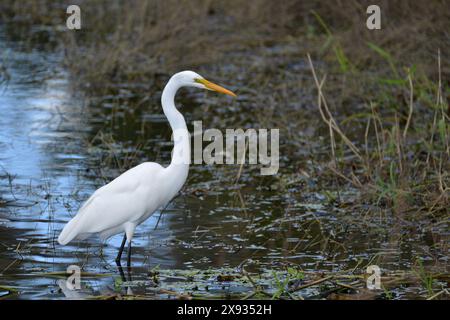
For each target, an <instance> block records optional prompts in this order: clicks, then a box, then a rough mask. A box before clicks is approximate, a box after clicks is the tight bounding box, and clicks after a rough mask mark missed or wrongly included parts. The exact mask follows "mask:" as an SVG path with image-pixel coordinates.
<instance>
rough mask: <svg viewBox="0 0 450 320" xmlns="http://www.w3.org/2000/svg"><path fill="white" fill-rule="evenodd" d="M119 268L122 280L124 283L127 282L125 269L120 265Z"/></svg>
mask: <svg viewBox="0 0 450 320" xmlns="http://www.w3.org/2000/svg"><path fill="white" fill-rule="evenodd" d="M117 268H118V269H119V273H120V278H121V279H122V282H127V279H126V278H125V273H123V269H122V266H121V265H120V263H118V264H117Z"/></svg>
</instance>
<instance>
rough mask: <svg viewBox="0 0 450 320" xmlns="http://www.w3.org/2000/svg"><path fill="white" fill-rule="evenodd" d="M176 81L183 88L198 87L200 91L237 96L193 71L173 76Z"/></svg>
mask: <svg viewBox="0 0 450 320" xmlns="http://www.w3.org/2000/svg"><path fill="white" fill-rule="evenodd" d="M173 77H174V78H175V79H176V81H178V83H179V84H180V85H181V86H186V87H196V88H200V89H206V90H211V91H216V92H220V93H223V94H228V95H230V96H233V97H236V94H235V93H234V92H232V91H230V90H228V89H225V88H223V87H221V86H219V85H217V84H215V83H212V82H211V81H208V80H206V79H205V78H203V77H202V76H201V75H199V74H198V73H195V72H193V71H182V72H179V73H177V74H175V75H174V76H173Z"/></svg>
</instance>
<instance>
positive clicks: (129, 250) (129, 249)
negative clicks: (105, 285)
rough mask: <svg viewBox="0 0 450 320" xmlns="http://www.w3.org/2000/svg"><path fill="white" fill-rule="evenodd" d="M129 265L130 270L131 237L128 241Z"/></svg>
mask: <svg viewBox="0 0 450 320" xmlns="http://www.w3.org/2000/svg"><path fill="white" fill-rule="evenodd" d="M127 267H128V271H130V267H131V239H130V240H129V241H128V259H127Z"/></svg>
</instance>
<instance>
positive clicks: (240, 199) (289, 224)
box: [0, 28, 445, 299]
mask: <svg viewBox="0 0 450 320" xmlns="http://www.w3.org/2000/svg"><path fill="white" fill-rule="evenodd" d="M39 43H42V42H39ZM34 47H35V48H37V46H34ZM0 51H1V52H5V54H4V55H3V56H2V59H3V60H2V64H3V65H4V66H5V67H6V68H7V71H8V74H9V76H10V77H9V81H8V83H2V85H1V86H2V88H1V89H0V115H1V116H0V148H1V153H0V165H1V167H0V274H1V276H0V286H9V287H13V288H17V290H18V291H19V292H20V294H18V297H21V298H71V299H73V298H85V297H88V296H91V295H108V294H111V293H114V292H118V291H119V292H121V290H122V289H126V291H127V292H128V293H130V292H133V293H134V294H150V295H153V296H156V297H168V295H170V294H168V293H167V292H166V293H158V294H157V295H156V294H155V290H153V288H154V287H155V285H154V283H152V281H151V280H150V279H149V273H152V272H153V271H151V270H153V269H155V268H157V267H159V268H160V269H173V270H175V269H178V270H190V269H195V268H200V269H208V268H211V267H217V268H224V267H232V268H235V267H238V266H242V265H243V264H244V263H245V264H246V265H248V268H249V269H251V268H252V266H267V267H269V268H276V267H280V266H283V264H285V263H286V262H290V263H293V264H298V265H299V266H301V267H302V268H303V269H305V270H309V271H324V270H333V271H338V270H346V269H351V268H355V267H356V266H358V265H361V264H364V263H367V262H369V261H372V260H373V259H374V257H375V258H376V259H378V258H379V259H378V260H376V261H377V262H378V263H380V264H382V266H383V268H392V269H393V270H395V269H398V268H409V267H410V266H411V261H412V257H413V256H414V255H415V254H417V252H415V251H414V250H415V249H414V246H413V243H414V244H423V239H421V238H420V235H415V234H413V233H409V240H408V242H406V241H402V239H401V238H400V239H399V238H397V237H394V236H393V235H392V234H389V232H388V231H387V230H388V229H385V230H378V229H376V226H375V227H374V228H373V229H370V228H368V229H364V230H361V229H360V227H359V226H357V225H355V224H354V223H353V221H354V219H360V216H359V215H355V214H354V213H352V212H346V211H345V209H336V208H334V209H333V210H331V209H330V208H329V207H326V206H325V205H324V199H323V196H322V195H319V194H311V195H304V194H303V192H302V189H301V187H292V186H291V187H289V188H275V187H274V186H273V181H270V180H264V181H263V180H257V179H255V178H253V176H254V175H253V173H254V172H252V171H251V168H246V170H245V172H244V173H243V174H242V176H241V178H240V181H239V183H238V184H235V183H234V181H235V177H236V172H237V169H236V168H233V167H230V166H222V167H212V166H192V168H191V172H190V175H189V179H188V183H187V186H186V188H185V189H184V191H183V193H182V195H181V196H180V197H178V198H176V199H175V200H174V201H173V202H172V203H171V204H170V206H169V207H168V208H167V210H166V211H165V212H164V214H163V215H162V216H161V217H160V215H159V214H155V215H154V216H153V217H152V218H151V219H149V220H148V221H147V222H145V223H144V224H142V225H140V226H139V227H138V228H137V230H136V234H135V236H134V238H133V247H134V248H135V249H134V252H133V269H132V270H131V279H130V277H128V275H127V271H128V270H123V271H124V272H123V273H121V272H120V270H117V267H116V265H115V262H114V259H115V256H116V254H117V250H118V248H119V247H120V244H121V235H118V236H116V237H114V238H112V239H111V240H110V241H109V242H108V244H107V245H105V244H103V243H101V242H100V241H99V240H96V239H94V240H91V241H84V242H79V243H76V242H75V243H72V244H71V245H69V246H66V247H61V246H59V245H58V244H57V242H56V237H57V235H58V233H59V231H60V230H61V229H62V227H63V225H64V224H65V223H66V222H67V221H68V220H69V219H70V218H71V217H72V216H73V215H74V214H75V213H76V211H77V209H78V208H79V207H80V206H81V203H82V202H83V201H84V200H86V199H87V197H88V196H89V195H90V194H91V193H92V192H93V191H94V190H95V189H97V188H98V187H99V186H101V185H103V184H104V183H106V182H108V181H110V180H111V179H112V178H114V177H115V176H117V175H118V174H119V173H120V172H123V171H124V170H125V169H128V168H130V167H131V166H133V165H135V164H137V163H139V162H141V161H146V160H150V161H158V162H160V163H167V162H168V160H169V159H170V151H171V144H170V143H169V139H170V130H169V127H168V124H167V122H166V121H165V118H164V117H163V116H162V110H161V109H160V106H159V101H158V93H157V92H154V94H153V95H154V97H153V98H149V99H142V98H139V99H136V97H135V96H134V95H133V93H132V90H131V89H130V88H127V87H123V88H119V89H118V90H117V95H107V96H103V97H100V98H98V99H96V100H89V101H88V102H89V103H87V102H86V100H85V99H84V98H83V97H82V96H80V95H78V94H77V93H76V92H73V90H72V87H71V83H70V77H69V75H68V73H67V72H66V71H65V70H64V69H63V68H62V67H61V65H62V64H61V63H60V61H61V58H62V57H61V56H60V53H58V51H55V50H53V49H52V50H48V49H47V48H40V49H39V50H28V47H27V46H24V47H22V46H21V43H20V42H17V41H11V40H10V39H8V36H7V34H6V31H5V29H4V28H0ZM142 101H144V102H142ZM143 103H144V104H145V105H146V106H145V108H144V107H142V104H143ZM195 103H196V104H197V103H198V102H195ZM182 104H183V113H184V114H185V115H186V118H187V119H188V121H191V120H193V119H196V117H197V116H198V115H199V114H198V113H195V111H193V109H192V108H191V107H190V105H191V104H193V101H192V97H190V96H185V97H184V100H183V101H182ZM305 130H306V129H305ZM293 168H294V167H286V165H285V167H284V168H282V169H284V171H285V172H294V171H295V170H294V169H293ZM255 172H259V170H255ZM255 176H257V174H256V175H255ZM230 181H232V182H230ZM308 183H309V182H308ZM299 185H300V186H301V184H300V183H299ZM158 220H159V222H158ZM157 222H158V223H157ZM396 223H397V225H394V228H393V230H396V232H395V233H394V234H404V233H406V232H409V230H408V227H407V226H404V225H401V224H399V222H396ZM156 225H157V228H156V229H155V226H156ZM443 227H445V226H443ZM444 233H445V232H443V234H444ZM427 239H428V240H429V237H428V238H427ZM433 245H434V243H431V244H430V245H429V246H430V247H431V246H433ZM424 247H426V248H427V249H428V247H427V246H424ZM436 255H437V256H438V257H437V259H442V257H441V256H439V253H436ZM377 257H378V258H377ZM71 264H76V265H78V266H81V267H82V269H83V272H88V273H90V274H87V275H84V276H83V285H84V289H83V290H82V291H81V292H77V293H76V294H75V295H74V293H73V292H71V291H70V290H67V287H66V285H65V282H64V280H63V279H64V278H65V272H66V268H67V266H69V265H71ZM255 268H256V267H255ZM164 277H165V280H164ZM164 277H163V280H161V281H167V282H168V283H172V282H176V281H177V280H176V279H177V277H178V275H164ZM61 278H63V279H61ZM124 282H125V283H128V284H127V285H125V286H121V283H124ZM244 289H245V288H240V287H239V286H237V287H236V288H234V290H244ZM2 290H3V289H0V295H2V294H3V293H2V292H3V291H2ZM214 290H216V289H213V291H214ZM220 290H222V289H220ZM220 290H219V289H217V290H216V291H217V292H219V291H220ZM222 291H223V290H222ZM222 291H220V292H222Z"/></svg>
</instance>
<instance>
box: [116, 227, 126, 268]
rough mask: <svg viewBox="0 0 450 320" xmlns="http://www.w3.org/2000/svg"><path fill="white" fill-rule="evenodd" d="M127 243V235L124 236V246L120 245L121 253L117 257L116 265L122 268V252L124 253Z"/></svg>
mask: <svg viewBox="0 0 450 320" xmlns="http://www.w3.org/2000/svg"><path fill="white" fill-rule="evenodd" d="M125 241H127V235H126V234H124V235H123V240H122V244H121V245H120V249H119V253H118V254H117V257H116V264H117V265H118V266H120V259H121V258H122V252H123V247H125Z"/></svg>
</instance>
